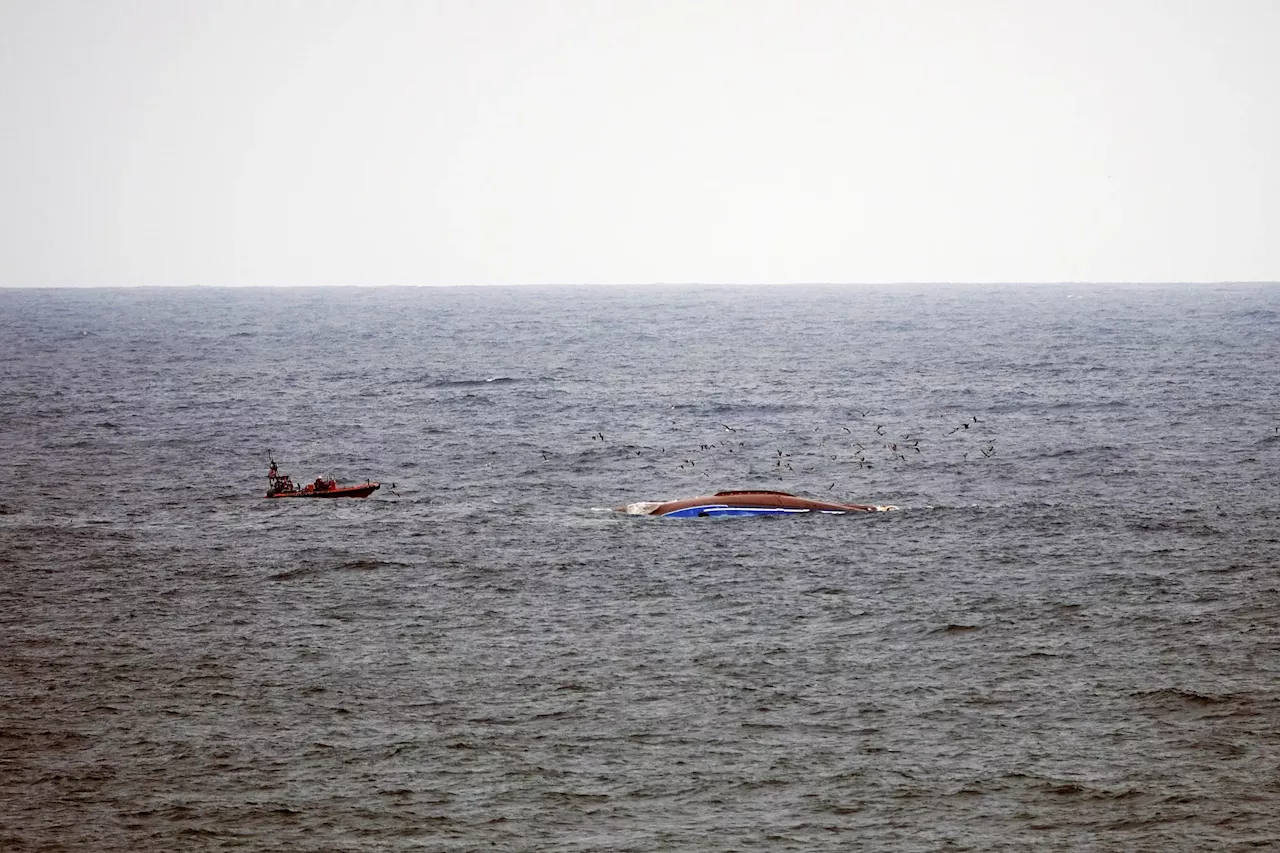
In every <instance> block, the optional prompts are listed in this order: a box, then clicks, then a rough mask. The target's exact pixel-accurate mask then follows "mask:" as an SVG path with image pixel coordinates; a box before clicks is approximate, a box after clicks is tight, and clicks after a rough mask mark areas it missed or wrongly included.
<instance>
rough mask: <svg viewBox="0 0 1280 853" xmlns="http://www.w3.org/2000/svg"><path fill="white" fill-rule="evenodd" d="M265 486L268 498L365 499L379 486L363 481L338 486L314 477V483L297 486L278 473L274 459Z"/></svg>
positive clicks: (336, 482) (333, 481)
mask: <svg viewBox="0 0 1280 853" xmlns="http://www.w3.org/2000/svg"><path fill="white" fill-rule="evenodd" d="M267 484H268V485H267V493H266V495H264V497H268V498H367V497H369V495H371V494H373V493H374V492H376V491H377V490H378V487H379V486H380V485H381V484H380V483H375V482H373V481H372V480H365V481H364V482H363V483H356V484H355V485H351V486H341V485H338V481H337V480H334V479H325V478H324V477H316V481H315V482H314V483H307V484H306V485H305V486H299V485H297V484H296V483H294V482H293V480H292V479H290V478H289V475H288V474H281V473H280V469H279V468H277V467H276V460H274V459H272V460H271V470H269V471H268V472H267Z"/></svg>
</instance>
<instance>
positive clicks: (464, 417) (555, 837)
mask: <svg viewBox="0 0 1280 853" xmlns="http://www.w3.org/2000/svg"><path fill="white" fill-rule="evenodd" d="M1278 320H1280V288H1278V287H1274V286H1271V287H1267V286H1211V287H1209V286H1201V287H1191V286H1180V287H1179V286H1169V287H1136V286H1135V287H1088V286H1066V285H1064V286H1052V287H1034V288H1032V287H997V288H978V287H932V288H924V287H884V288H871V287H856V288H854V287H851V288H702V289H684V290H681V289H667V288H650V289H622V288H619V289H612V288H610V289H606V288H561V289H518V288H511V289H507V288H500V289H485V290H435V289H423V290H383V289H371V290H270V291H266V290H225V291H222V290H169V291H165V290H118V291H59V292H53V291H0V480H2V481H3V484H4V491H3V495H0V647H2V648H3V653H2V654H0V849H4V850H14V851H28V850H141V851H171V850H179V849H182V850H191V849H198V850H222V849H246V850H289V851H320V850H343V851H353V850H369V851H385V850H432V851H435V850H438V851H470V850H476V849H490V848H493V849H502V850H518V851H550V850H555V851H593V850H616V851H621V850H626V851H670V850H688V851H728V850H769V851H779V850H803V851H820V850H832V851H835V850H850V849H877V850H905V851H913V850H1025V849H1037V850H1080V849H1098V850H1111V849H1115V850H1172V849H1176V850H1207V849H1212V850H1245V849H1254V848H1265V847H1269V846H1272V845H1275V844H1277V843H1280V680H1278V678H1277V672H1280V630H1278V629H1280V577H1278V566H1280V499H1278V498H1277V490H1276V482H1277V480H1276V472H1277V463H1278V462H1280V396H1278V395H1277V390H1276V388H1277V384H1276V377H1277V373H1276V368H1275V357H1276V355H1277V353H1278V352H1280V345H1278V341H1277V329H1278V328H1280V324H1278V322H1277V321H1278ZM268 450H270V451H271V452H273V453H274V455H275V457H276V459H277V461H279V462H280V464H281V467H282V469H284V470H287V471H289V472H290V473H292V474H293V475H294V477H295V478H297V479H311V478H313V477H314V476H316V475H317V474H321V473H332V474H333V475H335V476H337V477H338V478H339V479H344V480H359V479H363V478H364V477H366V476H368V477H372V478H374V479H378V480H381V481H383V483H384V486H383V488H382V490H381V491H379V492H377V493H376V494H375V496H374V497H373V498H371V499H369V500H367V501H341V502H302V501H264V500H262V499H261V494H262V492H263V489H264V488H265V473H266V466H267V458H268ZM392 482H394V483H395V484H396V486H395V488H394V490H393V489H391V488H390V484H391V483H392ZM744 487H763V488H774V489H785V490H788V491H793V492H797V493H800V494H809V495H814V496H818V497H830V498H835V499H847V500H853V501H866V502H876V503H893V504H897V505H899V506H901V507H902V510H901V511H899V512H896V513H887V514H881V515H874V516H858V517H817V518H762V519H720V520H684V521H672V520H666V521H663V520H660V519H646V518H634V517H625V516H619V515H616V514H614V513H611V512H609V511H608V507H611V506H614V505H618V504H622V503H626V502H629V501H635V500H643V499H663V498H675V497H685V496H692V495H696V494H701V493H705V492H707V491H714V490H716V489H722V488H744Z"/></svg>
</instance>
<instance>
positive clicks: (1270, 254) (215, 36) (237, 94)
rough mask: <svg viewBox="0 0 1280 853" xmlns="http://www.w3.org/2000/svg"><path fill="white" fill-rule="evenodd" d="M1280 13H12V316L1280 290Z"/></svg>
mask: <svg viewBox="0 0 1280 853" xmlns="http://www.w3.org/2000/svg"><path fill="white" fill-rule="evenodd" d="M1278 45H1280V0H1146V2H1138V0H1099V1H1098V2H1093V0H1076V2H1057V0H1022V2H996V0H967V1H966V0H917V2H910V0H882V1H881V2H865V1H864V0H786V1H785V2H784V1H783V0H778V2H763V0H678V1H677V0H671V1H670V2H668V0H559V2H551V0H442V1H441V2H431V0H417V2H407V1H406V2H392V0H384V1H383V2H377V0H358V1H357V0H353V2H337V0H305V2H304V1H303V0H299V1H298V2H283V1H282V2H272V0H201V2H194V0H81V2H65V0H0V233H2V234H3V237H2V238H0V286H25V285H134V284H236V285H274V284H488V283H512V284H519V283H577V282H593V283H614V282H638V283H642V282H657V281H664V282H744V283H746V282H793V281H796V282H884V281H1086V280H1087V281H1222V280H1278V279H1280V48H1278V47H1277V46H1278Z"/></svg>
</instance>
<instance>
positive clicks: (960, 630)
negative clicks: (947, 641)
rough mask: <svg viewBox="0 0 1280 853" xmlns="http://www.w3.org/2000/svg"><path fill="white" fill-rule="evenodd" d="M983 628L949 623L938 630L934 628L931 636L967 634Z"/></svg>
mask: <svg viewBox="0 0 1280 853" xmlns="http://www.w3.org/2000/svg"><path fill="white" fill-rule="evenodd" d="M980 628H982V626H981V625H961V624H959V623H955V622H952V623H949V624H947V625H943V626H941V627H938V628H934V629H933V630H931V631H930V632H929V633H930V634H967V633H968V632H970V631H977V630H979V629H980Z"/></svg>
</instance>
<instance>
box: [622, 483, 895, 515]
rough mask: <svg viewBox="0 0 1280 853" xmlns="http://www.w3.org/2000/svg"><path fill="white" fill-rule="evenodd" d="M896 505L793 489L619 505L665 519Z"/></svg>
mask: <svg viewBox="0 0 1280 853" xmlns="http://www.w3.org/2000/svg"><path fill="white" fill-rule="evenodd" d="M892 509H897V507H894V506H878V505H874V504H842V503H834V502H831V501H817V500H813V499H811V498H802V497H799V496H797V495H793V494H791V493H789V492H771V491H762V490H750V491H729V492H716V493H715V494H714V495H704V496H701V497H696V498H684V499H681V500H676V501H641V502H639V503H632V504H627V505H626V506H621V507H617V511H618V512H625V513H627V514H628V515H660V516H663V517H665V518H708V517H716V516H744V515H804V514H806V513H814V512H816V513H822V514H825V515H847V514H849V513H854V512H885V511H887V510H892Z"/></svg>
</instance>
